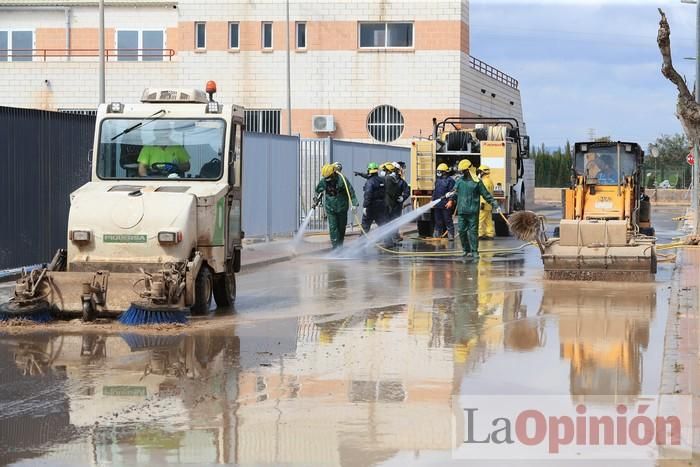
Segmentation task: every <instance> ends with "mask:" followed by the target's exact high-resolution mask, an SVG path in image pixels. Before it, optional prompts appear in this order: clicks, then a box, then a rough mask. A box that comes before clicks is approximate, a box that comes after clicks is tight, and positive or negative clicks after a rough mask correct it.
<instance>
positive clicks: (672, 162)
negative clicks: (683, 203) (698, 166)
mask: <svg viewBox="0 0 700 467" xmlns="http://www.w3.org/2000/svg"><path fill="white" fill-rule="evenodd" d="M653 146H655V147H656V149H657V150H658V155H659V157H658V158H654V157H653V155H652V147H653ZM689 152H690V143H689V142H688V139H687V138H686V137H685V135H683V134H680V133H676V134H674V135H661V136H660V137H658V138H656V140H655V141H654V142H653V143H652V145H650V147H649V149H648V151H647V153H646V158H645V161H644V170H645V173H648V172H652V173H654V175H653V176H652V177H650V178H655V180H656V182H662V181H664V180H666V179H667V178H668V177H667V174H669V175H670V174H676V176H677V177H678V180H679V181H677V182H676V186H679V187H682V188H687V187H688V186H689V184H690V178H691V170H692V169H691V166H690V165H689V164H688V162H687V160H686V157H687V156H688V153H689ZM684 180H685V184H683V181H684ZM684 185H685V186H684Z"/></svg>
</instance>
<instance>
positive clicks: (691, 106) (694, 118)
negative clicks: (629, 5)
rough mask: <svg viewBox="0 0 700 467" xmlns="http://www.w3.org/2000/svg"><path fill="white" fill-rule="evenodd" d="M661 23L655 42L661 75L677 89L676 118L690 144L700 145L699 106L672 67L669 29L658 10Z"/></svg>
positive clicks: (664, 17) (662, 13) (661, 12)
mask: <svg viewBox="0 0 700 467" xmlns="http://www.w3.org/2000/svg"><path fill="white" fill-rule="evenodd" d="M659 13H660V14H661V21H659V35H658V37H657V39H656V41H657V42H658V44H659V50H660V51H661V57H662V58H663V65H662V66H661V73H663V75H664V76H665V77H666V79H668V80H669V81H671V82H672V83H673V84H675V85H676V88H678V102H677V103H676V116H677V117H678V119H679V120H680V122H681V126H682V127H683V130H684V131H685V134H686V135H687V136H688V139H689V140H690V141H691V142H694V143H698V144H700V105H698V104H697V103H696V102H695V94H694V93H693V92H690V89H688V85H687V83H686V82H685V80H684V79H683V77H682V76H681V75H680V73H678V72H677V71H676V69H675V68H674V67H673V60H672V59H671V27H670V26H669V24H668V20H667V19H666V14H665V13H664V12H663V11H662V10H661V8H659Z"/></svg>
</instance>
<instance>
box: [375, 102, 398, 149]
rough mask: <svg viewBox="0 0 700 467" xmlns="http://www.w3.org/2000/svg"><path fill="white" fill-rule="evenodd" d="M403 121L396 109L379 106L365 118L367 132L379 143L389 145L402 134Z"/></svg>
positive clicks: (388, 106)
mask: <svg viewBox="0 0 700 467" xmlns="http://www.w3.org/2000/svg"><path fill="white" fill-rule="evenodd" d="M403 128H404V119H403V115H402V114H401V112H399V110H398V109H397V108H396V107H392V106H390V105H380V106H379V107H375V108H374V109H373V110H372V111H371V112H370V113H369V116H368V117H367V131H368V132H369V134H370V136H372V138H374V139H375V140H377V141H379V142H380V143H391V142H392V141H396V140H397V139H399V138H400V137H401V135H402V134H403Z"/></svg>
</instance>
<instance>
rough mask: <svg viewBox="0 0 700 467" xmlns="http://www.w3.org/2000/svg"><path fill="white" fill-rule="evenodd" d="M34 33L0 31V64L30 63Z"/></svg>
mask: <svg viewBox="0 0 700 467" xmlns="http://www.w3.org/2000/svg"><path fill="white" fill-rule="evenodd" d="M33 49H34V31H0V62H7V61H12V62H31V61H32V56H33V55H34V51H33Z"/></svg>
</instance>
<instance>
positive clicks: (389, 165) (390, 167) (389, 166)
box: [384, 162, 394, 172]
mask: <svg viewBox="0 0 700 467" xmlns="http://www.w3.org/2000/svg"><path fill="white" fill-rule="evenodd" d="M384 170H386V171H387V172H391V171H392V170H394V164H392V163H391V162H385V163H384Z"/></svg>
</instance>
